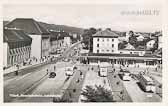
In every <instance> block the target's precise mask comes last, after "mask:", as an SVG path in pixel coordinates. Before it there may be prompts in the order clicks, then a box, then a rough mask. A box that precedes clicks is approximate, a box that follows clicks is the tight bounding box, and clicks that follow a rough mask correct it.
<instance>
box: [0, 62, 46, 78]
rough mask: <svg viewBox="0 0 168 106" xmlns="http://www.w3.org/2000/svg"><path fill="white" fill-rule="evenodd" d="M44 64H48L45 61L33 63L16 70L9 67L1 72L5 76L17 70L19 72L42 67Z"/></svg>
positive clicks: (13, 67) (14, 67)
mask: <svg viewBox="0 0 168 106" xmlns="http://www.w3.org/2000/svg"><path fill="white" fill-rule="evenodd" d="M46 63H48V61H45V62H33V64H30V65H25V66H20V67H19V68H17V67H16V66H12V67H10V68H8V69H5V70H3V74H4V75H6V74H9V73H12V72H15V71H17V70H18V71H19V70H22V69H26V68H30V67H36V66H39V65H43V64H46Z"/></svg>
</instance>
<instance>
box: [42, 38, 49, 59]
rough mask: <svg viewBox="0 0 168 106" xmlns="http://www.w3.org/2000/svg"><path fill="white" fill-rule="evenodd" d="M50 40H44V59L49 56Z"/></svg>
mask: <svg viewBox="0 0 168 106" xmlns="http://www.w3.org/2000/svg"><path fill="white" fill-rule="evenodd" d="M49 49H50V39H49V38H42V57H44V56H49Z"/></svg>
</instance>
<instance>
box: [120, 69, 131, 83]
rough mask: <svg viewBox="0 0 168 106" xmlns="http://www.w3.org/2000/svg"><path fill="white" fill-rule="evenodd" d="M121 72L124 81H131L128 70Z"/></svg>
mask: <svg viewBox="0 0 168 106" xmlns="http://www.w3.org/2000/svg"><path fill="white" fill-rule="evenodd" d="M120 72H121V77H122V80H123V81H129V80H131V73H130V72H129V71H128V70H121V71H120Z"/></svg>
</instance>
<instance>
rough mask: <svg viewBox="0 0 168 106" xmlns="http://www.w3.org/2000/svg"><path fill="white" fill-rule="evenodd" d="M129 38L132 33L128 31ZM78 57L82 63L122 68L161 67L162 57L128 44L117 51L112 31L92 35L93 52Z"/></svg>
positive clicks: (115, 37) (116, 38)
mask: <svg viewBox="0 0 168 106" xmlns="http://www.w3.org/2000/svg"><path fill="white" fill-rule="evenodd" d="M130 36H133V32H132V31H130ZM79 57H80V61H81V62H82V63H86V64H91V65H101V64H102V63H107V64H109V66H124V67H144V68H158V67H161V64H162V57H161V56H157V55H154V54H152V53H151V52H150V51H147V50H146V49H145V48H144V46H143V47H140V46H138V47H137V48H134V47H133V46H131V45H130V44H129V43H128V44H127V45H126V48H124V49H118V35H117V34H115V33H114V32H112V31H108V30H104V31H99V32H97V33H96V34H94V35H93V52H90V53H84V54H82V55H81V56H79Z"/></svg>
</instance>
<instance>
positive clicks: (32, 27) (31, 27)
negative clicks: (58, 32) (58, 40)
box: [6, 18, 50, 60]
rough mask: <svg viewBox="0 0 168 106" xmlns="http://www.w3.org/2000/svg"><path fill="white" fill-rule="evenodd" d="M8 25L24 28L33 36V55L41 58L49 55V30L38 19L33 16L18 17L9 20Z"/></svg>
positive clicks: (9, 26)
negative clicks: (32, 17)
mask: <svg viewBox="0 0 168 106" xmlns="http://www.w3.org/2000/svg"><path fill="white" fill-rule="evenodd" d="M6 27H8V28H18V29H22V30H24V31H25V32H26V33H28V35H29V36H30V37H31V38H32V45H31V57H34V58H36V59H38V60H40V59H41V58H43V57H47V56H49V48H50V42H49V34H50V33H49V32H48V31H47V30H46V29H45V28H43V27H42V26H41V25H40V24H39V23H38V22H37V21H35V20H34V19H31V18H16V19H14V20H13V21H11V22H9V23H8V24H7V25H6Z"/></svg>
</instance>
